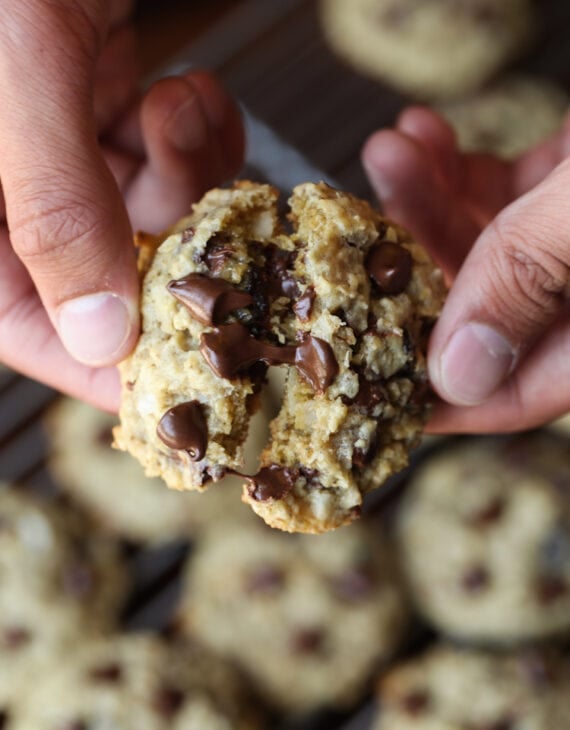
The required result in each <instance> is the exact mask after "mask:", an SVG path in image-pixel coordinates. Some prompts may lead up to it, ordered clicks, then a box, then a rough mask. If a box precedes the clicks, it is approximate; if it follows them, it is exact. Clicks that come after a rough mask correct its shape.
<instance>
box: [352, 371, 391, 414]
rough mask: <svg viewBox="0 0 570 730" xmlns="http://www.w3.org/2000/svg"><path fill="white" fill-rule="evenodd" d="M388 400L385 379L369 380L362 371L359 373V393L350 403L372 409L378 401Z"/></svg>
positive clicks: (384, 401) (385, 401)
mask: <svg viewBox="0 0 570 730" xmlns="http://www.w3.org/2000/svg"><path fill="white" fill-rule="evenodd" d="M388 401H389V396H388V391H387V390H386V385H385V382H384V381H383V380H368V379H367V378H366V377H365V376H364V375H362V373H359V374H358V393H357V394H356V396H355V397H354V398H352V400H350V401H349V403H350V405H355V406H359V407H360V408H366V409H367V410H372V409H373V408H374V406H376V405H378V403H387V402H388Z"/></svg>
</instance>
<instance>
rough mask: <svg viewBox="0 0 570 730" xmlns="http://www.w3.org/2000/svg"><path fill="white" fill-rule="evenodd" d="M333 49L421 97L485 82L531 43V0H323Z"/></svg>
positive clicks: (326, 31) (465, 89) (462, 90)
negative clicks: (498, 0)
mask: <svg viewBox="0 0 570 730" xmlns="http://www.w3.org/2000/svg"><path fill="white" fill-rule="evenodd" d="M320 7H321V24H322V28H323V31H324V34H325V37H326V38H327V39H328V41H329V43H330V45H331V47H332V48H333V49H334V50H335V51H336V52H338V54H339V55H340V56H342V57H344V58H345V59H347V60H348V61H349V62H350V63H352V64H353V65H354V66H355V67H356V68H358V69H359V70H361V71H363V72H365V73H367V74H370V75H372V76H375V77H378V78H380V79H382V80H384V81H386V82H388V83H390V84H392V85H393V86H394V87H396V88H398V89H400V90H401V91H403V92H406V93H409V94H412V95H415V96H418V97H420V98H438V97H450V96H456V95H458V94H465V93H469V92H470V91H472V90H474V89H476V88H478V87H479V86H481V85H482V84H483V83H484V82H485V81H486V80H487V79H489V78H490V77H491V76H493V74H495V73H496V72H497V71H498V70H499V69H500V68H501V67H502V66H503V65H504V64H505V63H506V62H507V61H509V60H510V59H511V58H512V57H513V56H515V55H517V53H518V52H519V51H520V50H521V49H524V47H525V46H526V45H527V41H528V39H529V37H530V36H531V29H532V28H533V22H534V21H533V14H532V12H531V3H530V2H529V0H501V1H500V2H497V0H460V1H459V2H458V0H321V5H320Z"/></svg>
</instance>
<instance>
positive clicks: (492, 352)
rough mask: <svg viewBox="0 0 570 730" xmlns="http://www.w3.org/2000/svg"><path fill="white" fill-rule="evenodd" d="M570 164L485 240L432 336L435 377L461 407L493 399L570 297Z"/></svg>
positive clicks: (502, 220) (431, 368)
mask: <svg viewBox="0 0 570 730" xmlns="http://www.w3.org/2000/svg"><path fill="white" fill-rule="evenodd" d="M569 190H570V161H568V162H566V163H563V164H561V165H559V166H558V168H556V169H555V170H554V172H553V173H552V174H551V175H549V176H548V177H547V178H546V179H545V180H544V182H543V183H542V184H541V185H540V186H538V187H536V188H535V189H534V190H533V191H531V192H530V193H528V194H527V195H525V196H524V197H522V198H520V199H519V200H518V201H516V202H515V203H513V204H512V205H511V206H509V207H508V208H506V209H505V210H504V211H503V212H502V213H501V214H500V215H499V216H498V217H497V218H496V219H495V221H494V222H493V224H492V225H491V226H489V227H488V228H487V229H486V230H485V231H484V233H483V234H482V235H481V237H480V238H479V240H478V241H477V243H476V244H475V246H474V247H473V249H472V251H471V253H470V255H469V256H468V258H467V260H466V261H465V264H464V266H463V267H462V269H461V271H460V272H459V274H458V276H457V279H456V281H455V283H454V285H453V287H452V289H451V292H450V294H449V297H448V299H447V302H446V304H445V307H444V310H443V313H442V315H441V317H440V319H439V321H438V323H437V324H436V326H435V328H434V331H433V333H432V337H431V342H430V351H429V372H430V377H431V380H432V383H433V385H434V387H435V388H436V390H437V391H438V393H439V394H440V395H441V397H442V398H443V399H444V400H446V401H448V402H449V403H452V404H454V405H476V404H479V403H482V402H484V401H486V400H487V399H488V398H489V397H490V396H491V395H492V393H494V392H495V391H496V390H497V389H498V388H499V386H500V385H501V384H502V383H503V382H504V381H505V380H506V379H507V378H508V377H509V375H510V374H511V373H512V371H513V370H514V368H515V367H516V365H517V362H518V361H519V360H520V358H521V357H522V355H523V354H524V353H525V352H526V351H527V350H528V349H529V348H530V347H531V346H532V345H533V343H534V342H536V341H537V340H538V338H539V337H540V336H542V335H543V333H544V332H545V331H546V330H547V329H548V327H549V326H551V325H552V323H553V322H554V320H555V319H556V317H557V316H558V315H559V313H560V311H561V310H562V309H563V307H564V306H565V302H566V301H567V300H568V295H569V293H570V277H569V264H570V234H569V233H568V231H569V230H570V206H569V204H568V191H569Z"/></svg>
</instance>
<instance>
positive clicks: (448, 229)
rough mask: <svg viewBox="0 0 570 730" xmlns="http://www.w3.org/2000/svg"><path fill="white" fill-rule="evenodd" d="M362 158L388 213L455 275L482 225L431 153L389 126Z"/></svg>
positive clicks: (376, 136) (365, 149) (370, 141)
mask: <svg viewBox="0 0 570 730" xmlns="http://www.w3.org/2000/svg"><path fill="white" fill-rule="evenodd" d="M362 159H363V164H364V168H365V170H366V173H367V175H368V178H369V180H370V182H371V184H372V186H373V188H374V190H375V192H376V194H377V195H378V197H379V199H380V201H381V203H382V205H383V207H384V210H385V212H386V214H387V215H388V216H390V217H391V218H393V219H394V220H396V221H397V222H398V223H400V224H401V225H403V226H405V227H406V228H408V229H409V230H410V231H411V233H412V234H413V235H414V236H415V238H417V240H419V241H420V242H421V243H422V244H423V245H424V246H426V248H427V249H428V250H429V251H430V253H431V254H432V256H433V257H434V259H435V260H436V261H437V262H438V264H439V265H440V266H441V267H442V269H443V270H444V272H445V273H446V275H447V276H448V278H453V276H454V275H455V272H456V271H457V270H458V269H459V267H460V266H461V264H462V263H463V260H464V258H465V256H466V255H467V252H468V251H469V248H470V247H471V245H472V243H473V241H474V240H475V238H476V237H477V235H478V233H479V228H478V226H477V224H476V223H475V222H474V221H473V219H472V218H470V217H469V216H468V215H467V214H466V212H465V210H464V208H463V207H462V206H461V204H460V200H459V198H458V197H457V195H456V192H455V191H454V190H453V189H452V188H450V187H448V186H447V184H446V183H445V182H444V181H443V180H442V178H441V176H440V174H439V173H438V171H436V170H434V166H433V164H432V160H431V157H430V153H428V152H426V150H425V149H424V148H423V147H422V146H421V145H420V144H419V142H417V141H416V140H414V139H412V138H410V137H408V136H407V135H404V134H402V133H401V132H396V131H392V130H385V131H380V132H376V134H374V135H373V136H372V137H371V138H370V139H369V140H368V141H367V142H366V144H365V146H364V149H363V152H362Z"/></svg>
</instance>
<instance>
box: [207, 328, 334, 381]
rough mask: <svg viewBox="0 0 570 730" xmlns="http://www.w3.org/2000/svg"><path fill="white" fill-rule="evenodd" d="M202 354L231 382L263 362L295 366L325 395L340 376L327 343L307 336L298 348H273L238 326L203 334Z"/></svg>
mask: <svg viewBox="0 0 570 730" xmlns="http://www.w3.org/2000/svg"><path fill="white" fill-rule="evenodd" d="M200 352H201V353H202V355H203V356H204V359H205V360H206V362H207V363H208V365H209V366H210V368H211V369H212V370H213V372H214V373H215V374H216V375H217V376H218V377H220V378H227V379H228V380H231V379H232V378H235V377H237V376H238V374H239V373H240V372H243V371H244V370H247V369H248V368H249V367H251V366H252V365H254V364H256V363H257V362H260V361H261V362H264V363H265V364H266V365H295V366H296V367H297V369H298V370H299V372H300V374H301V375H302V376H303V377H304V378H305V380H306V381H307V382H308V383H309V384H310V385H311V386H312V387H313V388H314V389H315V390H316V391H317V393H323V392H324V391H325V390H326V388H328V386H329V385H330V384H331V383H332V381H333V380H334V379H335V377H336V375H337V373H338V364H337V362H336V359H335V356H334V353H333V351H332V348H331V346H330V345H329V344H328V342H325V341H324V340H321V339H319V338H318V337H313V336H312V335H306V336H305V338H304V339H303V341H302V342H301V344H299V345H297V346H294V345H271V344H269V343H267V342H260V341H259V340H257V339H256V338H255V337H253V336H252V335H251V334H250V333H249V330H248V329H247V327H245V326H244V325H242V324H240V323H238V322H235V323H233V324H227V325H221V326H220V327H217V328H216V329H214V330H213V331H212V332H204V333H203V334H202V336H201V338H200Z"/></svg>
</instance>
